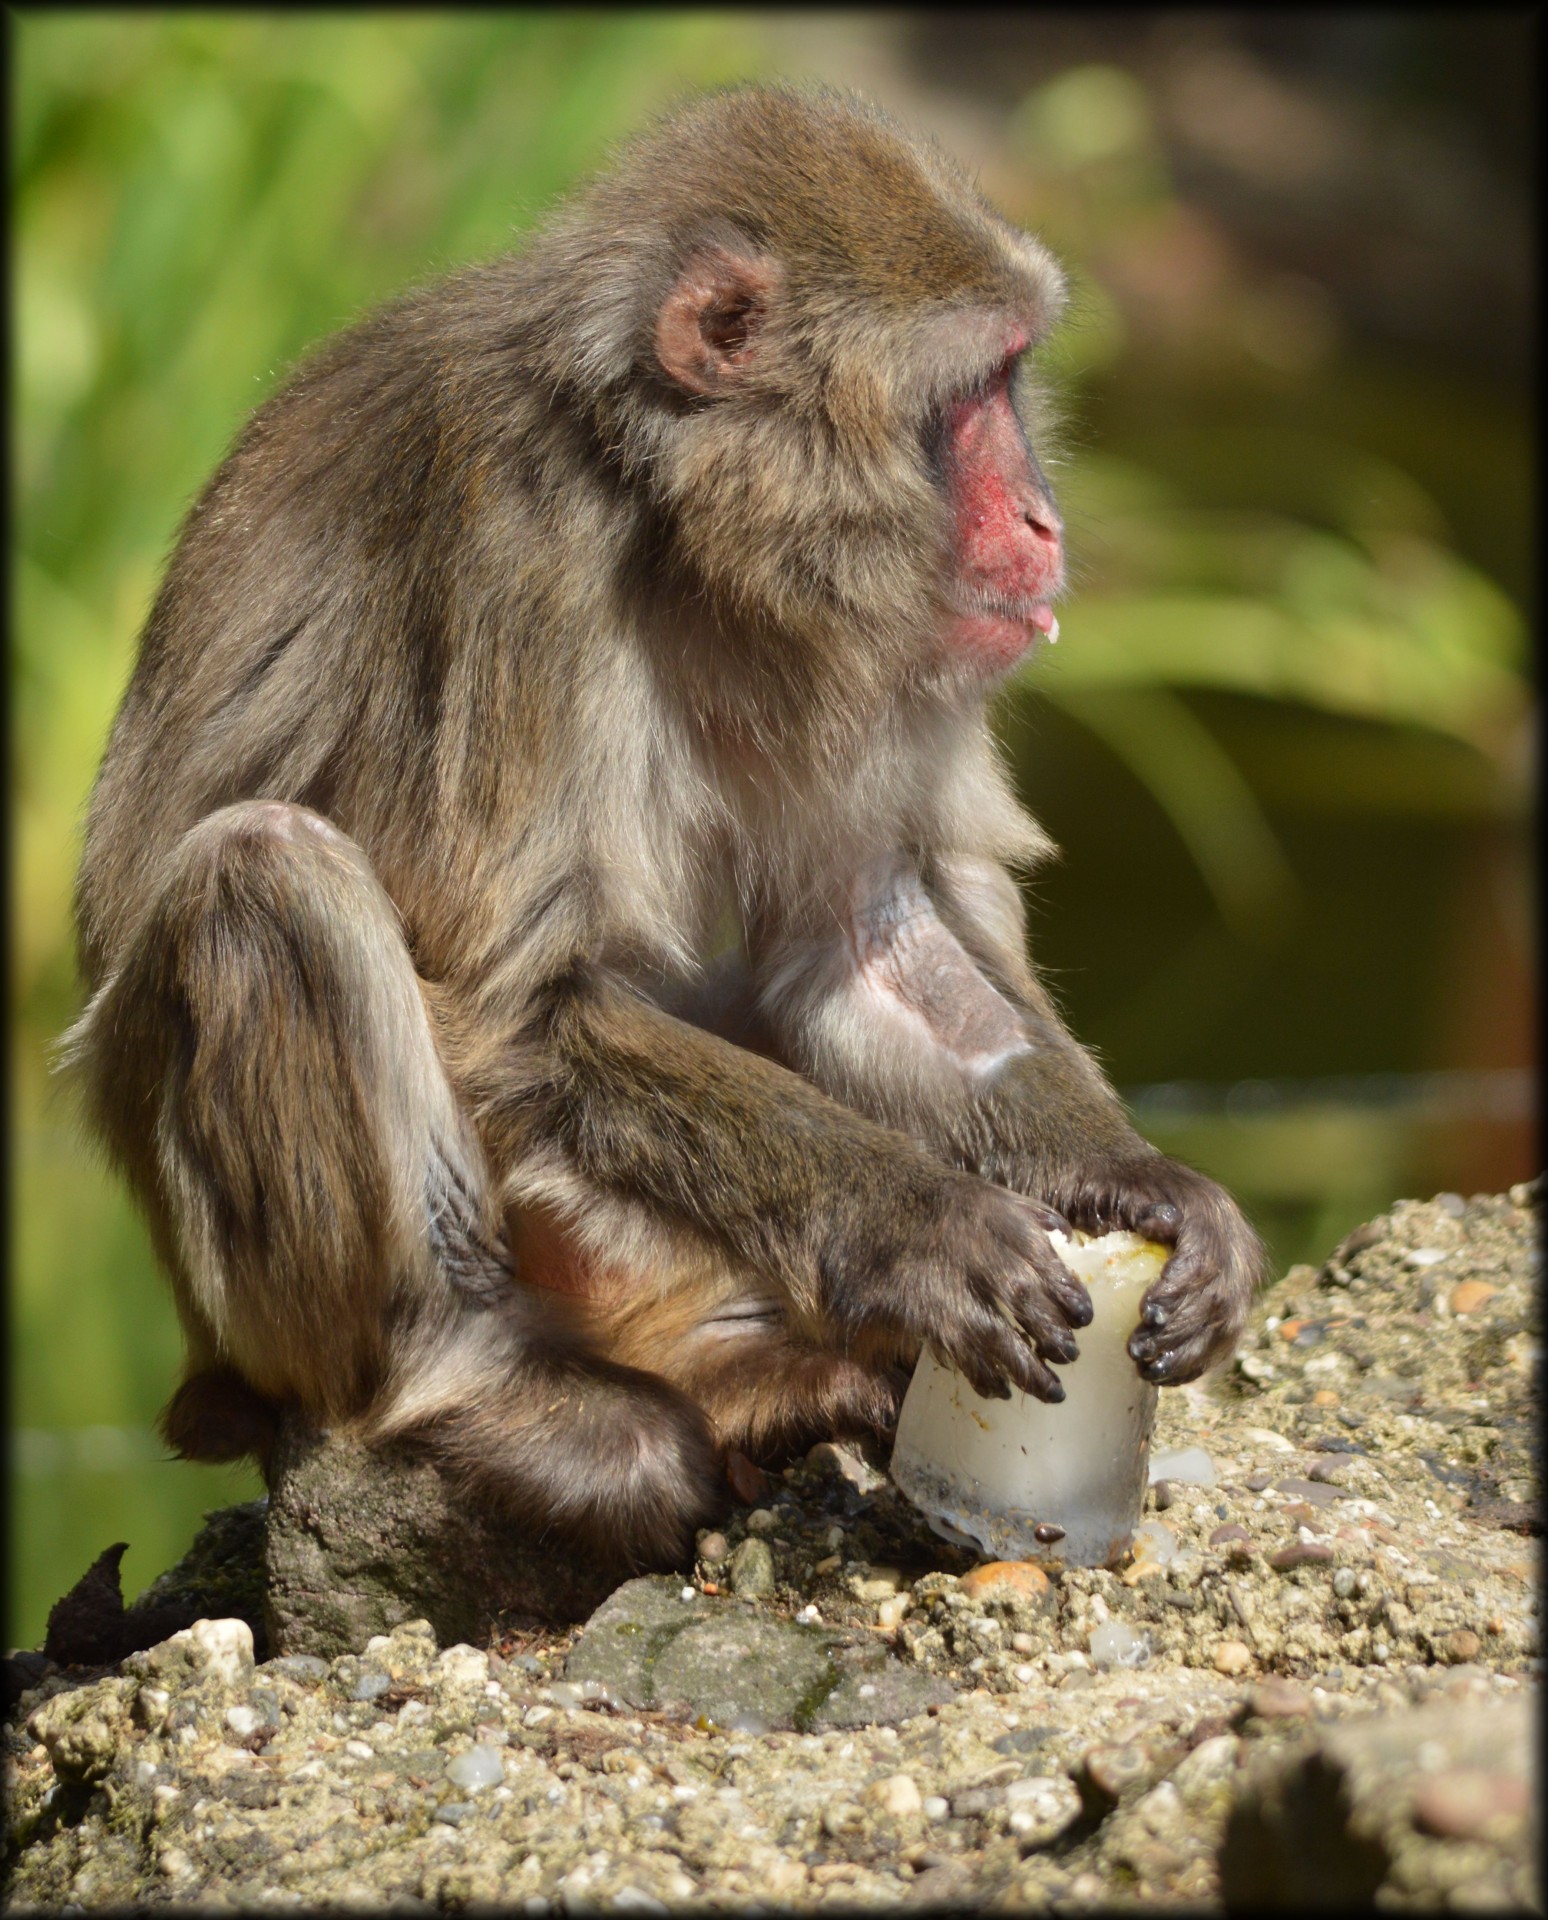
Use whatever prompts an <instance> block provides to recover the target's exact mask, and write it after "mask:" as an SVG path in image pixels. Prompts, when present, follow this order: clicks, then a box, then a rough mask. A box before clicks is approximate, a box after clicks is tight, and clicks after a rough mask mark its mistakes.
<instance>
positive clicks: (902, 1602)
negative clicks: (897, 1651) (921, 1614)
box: [876, 1593, 910, 1633]
mask: <svg viewBox="0 0 1548 1920" xmlns="http://www.w3.org/2000/svg"><path fill="white" fill-rule="evenodd" d="M909 1605H910V1601H909V1597H908V1595H907V1594H906V1593H895V1594H893V1595H892V1596H891V1598H890V1599H887V1600H883V1601H881V1602H880V1604H879V1605H878V1606H877V1609H876V1624H877V1626H879V1627H880V1628H881V1629H882V1630H883V1631H884V1632H886V1633H891V1632H893V1630H894V1629H895V1628H897V1627H899V1626H901V1625H902V1623H903V1617H904V1615H905V1614H906V1613H907V1612H908V1610H909Z"/></svg>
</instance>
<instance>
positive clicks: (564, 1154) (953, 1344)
mask: <svg viewBox="0 0 1548 1920" xmlns="http://www.w3.org/2000/svg"><path fill="white" fill-rule="evenodd" d="M537 1077H538V1080H539V1085H538V1087H537V1088H536V1090H535V1091H534V1089H533V1087H532V1084H531V1081H530V1080H528V1079H527V1076H526V1074H525V1073H524V1074H523V1075H522V1079H523V1081H524V1083H525V1084H524V1086H523V1090H522V1091H521V1093H520V1094H519V1095H516V1096H513V1097H511V1098H510V1099H509V1100H508V1101H507V1102H506V1103H504V1105H503V1106H502V1105H501V1104H500V1103H499V1102H496V1103H494V1104H492V1105H491V1104H486V1103H483V1102H481V1103H480V1104H481V1105H482V1106H483V1112H484V1126H485V1129H486V1132H487V1131H489V1130H493V1133H494V1134H495V1136H496V1139H497V1144H496V1147H495V1153H496V1157H497V1158H498V1159H499V1160H500V1161H501V1162H503V1163H504V1164H507V1165H514V1166H516V1167H518V1168H520V1167H526V1168H529V1169H534V1170H536V1172H535V1176H534V1177H535V1178H536V1180H537V1181H538V1182H540V1183H545V1184H546V1188H547V1192H548V1193H549V1194H550V1195H551V1196H552V1195H557V1196H558V1197H559V1199H560V1204H568V1205H570V1206H572V1207H584V1206H585V1205H586V1204H587V1202H588V1198H591V1199H595V1198H600V1199H602V1200H603V1201H606V1202H611V1203H615V1204H617V1203H622V1204H623V1205H624V1206H626V1207H632V1208H634V1209H641V1208H643V1210H644V1213H645V1216H646V1217H647V1219H648V1218H649V1217H650V1216H655V1217H657V1218H664V1219H666V1220H668V1221H671V1222H674V1223H677V1224H679V1225H687V1226H689V1227H691V1228H693V1229H695V1230H696V1231H697V1232H698V1233H700V1234H702V1235H704V1236H705V1237H706V1238H707V1239H709V1240H711V1241H712V1242H714V1243H716V1244H717V1245H719V1246H721V1247H723V1248H724V1249H725V1250H726V1251H727V1252H728V1253H730V1254H731V1255H733V1256H734V1257H735V1258H736V1259H738V1260H739V1261H741V1262H744V1263H745V1264H746V1265H747V1266H749V1267H750V1268H752V1269H754V1270H755V1271H758V1272H761V1273H763V1274H765V1275H767V1276H769V1277H770V1278H772V1279H773V1280H774V1281H775V1282H776V1283H777V1284H778V1285H779V1286H780V1287H781V1289H782V1290H783V1292H784V1294H785V1296H786V1298H787V1299H788V1301H789V1303H790V1307H791V1309H792V1312H793V1315H794V1317H795V1318H796V1320H797V1322H798V1324H799V1323H802V1322H804V1323H805V1324H806V1325H807V1326H808V1327H809V1328H811V1330H812V1331H813V1332H819V1331H820V1332H821V1333H822V1334H823V1336H824V1337H825V1338H826V1339H827V1340H828V1341H829V1342H834V1341H836V1342H837V1343H838V1344H840V1345H841V1346H843V1347H844V1349H845V1350H846V1351H850V1352H852V1353H853V1354H854V1355H855V1356H856V1357H857V1358H861V1359H876V1360H881V1361H886V1360H890V1359H892V1358H895V1357H911V1355H912V1353H913V1352H914V1351H916V1350H917V1347H918V1345H919V1343H921V1342H926V1341H927V1342H928V1343H929V1344H930V1345H931V1346H933V1347H934V1348H935V1349H936V1351H937V1352H938V1353H940V1354H941V1356H942V1357H943V1358H944V1359H946V1360H947V1361H948V1362H949V1364H951V1365H953V1366H956V1367H958V1368H960V1370H961V1371H962V1372H963V1373H965V1374H966V1375H967V1376H968V1378H969V1379H970V1380H972V1382H973V1384H974V1385H975V1387H977V1388H978V1390H979V1391H980V1392H982V1393H986V1394H991V1395H1000V1396H1003V1395H1004V1394H1005V1393H1006V1392H1007V1391H1008V1389H1009V1387H1011V1386H1017V1387H1020V1388H1022V1389H1023V1390H1025V1391H1027V1392H1030V1393H1035V1394H1037V1395H1038V1396H1039V1397H1042V1398H1052V1399H1060V1398H1062V1397H1063V1391H1062V1389H1061V1388H1060V1387H1059V1385H1058V1382H1057V1378H1056V1376H1055V1375H1053V1374H1052V1372H1051V1371H1050V1370H1049V1368H1048V1366H1047V1365H1046V1364H1045V1363H1046V1362H1047V1361H1049V1360H1054V1361H1059V1360H1067V1359H1069V1358H1071V1357H1073V1354H1074V1350H1075V1349H1074V1342H1073V1340H1072V1338H1071V1333H1070V1329H1071V1328H1072V1327H1075V1326H1084V1325H1085V1324H1086V1323H1087V1321H1088V1320H1089V1318H1090V1306H1089V1301H1088V1300H1087V1299H1086V1298H1085V1296H1084V1293H1083V1290H1082V1289H1081V1288H1080V1287H1079V1285H1078V1284H1077V1283H1076V1282H1075V1281H1073V1280H1072V1279H1071V1277H1070V1276H1069V1274H1068V1273H1067V1272H1066V1270H1065V1269H1064V1267H1063V1265H1062V1264H1061V1263H1060V1261H1059V1259H1058V1257H1057V1255H1056V1254H1055V1253H1054V1250H1053V1248H1052V1245H1051V1244H1050V1242H1049V1241H1048V1239H1047V1235H1046V1231H1045V1229H1046V1227H1047V1226H1048V1225H1050V1224H1052V1217H1051V1216H1050V1214H1049V1213H1048V1210H1047V1209H1046V1208H1044V1207H1041V1206H1038V1205H1036V1204H1034V1203H1032V1202H1031V1201H1029V1200H1027V1199H1024V1198H1020V1197H1018V1196H1015V1195H1013V1194H1011V1193H1009V1192H1007V1191H1005V1190H1004V1189H1003V1188H1002V1187H999V1186H995V1185H992V1184H990V1183H989V1182H987V1181H984V1180H980V1179H979V1178H977V1177H976V1176H975V1175H973V1174H971V1173H967V1172H961V1171H957V1170H955V1169H953V1168H951V1167H948V1166H946V1165H945V1164H944V1163H943V1162H942V1161H941V1160H939V1159H938V1158H936V1157H935V1156H933V1155H931V1154H929V1153H927V1152H924V1151H922V1150H921V1149H920V1148H919V1147H918V1146H916V1145H915V1144H913V1143H912V1142H910V1141H909V1140H907V1139H905V1138H904V1137H902V1136H901V1135H899V1134H897V1133H894V1132H891V1131H889V1130H888V1129H886V1128H885V1127H882V1126H879V1125H877V1124H876V1123H875V1122H873V1121H871V1120H869V1119H866V1118H865V1117H863V1116H862V1115H860V1114H858V1113H855V1112H853V1111H851V1110H849V1109H847V1108H845V1107H843V1106H841V1105H839V1104H838V1103H837V1102H835V1101H833V1100H830V1099H828V1098H827V1097H826V1096H825V1095H824V1094H822V1093H821V1092H820V1091H819V1090H818V1089H817V1088H815V1087H814V1086H812V1085H811V1084H810V1083H809V1082H808V1081H806V1080H804V1079H802V1078H801V1077H800V1076H799V1075H797V1074H794V1073H791V1072H789V1071H788V1070H787V1069H785V1068H783V1067H781V1066H778V1065H776V1064H775V1063H774V1062H773V1061H770V1060H765V1059H760V1058H759V1057H758V1056H756V1055H754V1054H751V1053H748V1052H744V1051H743V1050H742V1049H740V1048H738V1047H735V1046H732V1045H730V1044H728V1043H727V1042H725V1041H723V1040H721V1039H718V1038H716V1037H715V1036H713V1035H711V1034H707V1033H704V1032H702V1031H700V1030H699V1029H697V1028H695V1027H692V1026H689V1025H687V1024H686V1023H685V1022H683V1021H680V1020H677V1019H675V1018H673V1017H672V1016H671V1015H670V1014H667V1013H664V1012H662V1011H661V1010H660V1009H659V1008H657V1007H654V1006H652V1005H650V1004H649V1003H648V1002H646V1001H645V1000H643V999H642V998H640V997H639V996H638V995H636V994H634V993H633V992H631V991H629V990H628V989H627V988H625V987H623V986H622V985H620V984H619V983H617V982H616V981H615V980H613V979H612V978H610V977H609V976H608V975H606V974H605V973H601V972H592V971H587V972H585V973H578V974H576V975H574V976H572V977H571V978H570V979H568V980H567V981H566V982H565V983H564V984H563V985H562V986H561V987H558V988H556V989H555V990H554V992H553V993H552V995H551V997H550V1001H549V1005H548V1010H547V1017H546V1020H545V1022H544V1031H543V1044H542V1050H541V1057H540V1072H539V1074H538V1076H537ZM501 1135H503V1136H504V1138H503V1139H500V1138H499V1136H501ZM556 1155H557V1157H558V1160H557V1166H556V1164H555V1156H556ZM556 1176H557V1177H556Z"/></svg>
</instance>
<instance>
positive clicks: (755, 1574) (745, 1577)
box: [731, 1537, 774, 1600]
mask: <svg viewBox="0 0 1548 1920" xmlns="http://www.w3.org/2000/svg"><path fill="white" fill-rule="evenodd" d="M731 1588H732V1591H733V1592H735V1593H739V1594H740V1595H741V1596H742V1598H743V1599H744V1600H757V1599H761V1598H762V1597H763V1596H764V1595H765V1594H770V1593H772V1592H773V1591H774V1556H773V1554H772V1553H771V1552H770V1551H769V1545H768V1542H767V1541H766V1540H759V1539H757V1538H755V1537H749V1538H748V1539H746V1540H744V1541H743V1542H742V1544H741V1545H740V1546H739V1547H738V1548H737V1550H736V1552H735V1553H733V1554H732V1556H731Z"/></svg>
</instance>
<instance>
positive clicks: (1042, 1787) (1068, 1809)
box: [1005, 1774, 1081, 1847]
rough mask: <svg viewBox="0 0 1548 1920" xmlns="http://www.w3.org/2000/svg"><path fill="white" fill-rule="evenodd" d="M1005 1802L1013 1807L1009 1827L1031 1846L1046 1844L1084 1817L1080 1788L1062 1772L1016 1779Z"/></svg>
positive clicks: (1010, 1786)
mask: <svg viewBox="0 0 1548 1920" xmlns="http://www.w3.org/2000/svg"><path fill="white" fill-rule="evenodd" d="M1005 1804H1006V1806H1007V1807H1008V1808H1009V1809H1010V1817H1009V1819H1008V1820H1007V1822H1006V1824H1007V1826H1009V1828H1010V1830H1011V1832H1012V1833H1014V1834H1015V1835H1016V1837H1017V1838H1018V1839H1019V1840H1020V1841H1021V1842H1022V1843H1023V1845H1027V1846H1033V1847H1042V1846H1046V1845H1047V1844H1048V1842H1049V1841H1050V1840H1054V1839H1056V1838H1057V1837H1058V1836H1059V1835H1060V1834H1061V1833H1063V1832H1064V1830H1065V1828H1066V1827H1068V1826H1071V1825H1073V1824H1074V1822H1075V1821H1076V1820H1077V1819H1078V1818H1079V1817H1080V1808H1081V1800H1080V1791H1079V1789H1078V1788H1077V1787H1076V1785H1075V1783H1074V1781H1073V1780H1066V1779H1065V1777H1064V1776H1063V1775H1062V1774H1035V1775H1034V1776H1033V1777H1032V1778H1031V1779H1028V1780H1012V1781H1011V1783H1010V1785H1009V1786H1008V1787H1007V1788H1006V1789H1005Z"/></svg>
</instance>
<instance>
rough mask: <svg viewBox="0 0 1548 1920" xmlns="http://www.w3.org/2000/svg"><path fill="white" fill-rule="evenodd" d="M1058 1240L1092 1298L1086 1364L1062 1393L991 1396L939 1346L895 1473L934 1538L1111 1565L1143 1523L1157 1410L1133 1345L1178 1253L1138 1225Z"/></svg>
mask: <svg viewBox="0 0 1548 1920" xmlns="http://www.w3.org/2000/svg"><path fill="white" fill-rule="evenodd" d="M1049 1238H1050V1239H1051V1240H1052V1241H1053V1243H1054V1245H1055V1246H1056V1247H1057V1249H1058V1252H1059V1256H1060V1258H1061V1259H1062V1260H1063V1261H1064V1263H1065V1265H1066V1266H1067V1267H1069V1268H1070V1270H1071V1271H1072V1272H1073V1273H1074V1274H1075V1275H1076V1276H1077V1278H1079V1279H1080V1280H1083V1281H1084V1282H1085V1284H1086V1286H1087V1288H1088V1289H1089V1291H1090V1294H1091V1305H1092V1319H1091V1324H1090V1326H1089V1327H1083V1328H1080V1329H1078V1330H1077V1332H1076V1339H1077V1341H1078V1342H1079V1345H1080V1355H1079V1358H1078V1359H1076V1360H1075V1361H1073V1362H1072V1363H1071V1364H1070V1365H1069V1366H1067V1367H1061V1368H1060V1369H1059V1378H1060V1381H1061V1382H1062V1384H1063V1386H1064V1394H1065V1397H1064V1399H1063V1400H1061V1401H1060V1402H1059V1404H1058V1405H1057V1406H1049V1405H1048V1404H1047V1403H1045V1402H1044V1401H1041V1400H1034V1399H1033V1398H1032V1397H1031V1396H1030V1395H1029V1394H1025V1393H1017V1392H1015V1391H1014V1390H1013V1391H1012V1393H1011V1397H1010V1399H1009V1400H985V1399H983V1398H981V1397H980V1395H978V1394H977V1393H975V1392H974V1391H973V1389H972V1387H970V1386H969V1385H968V1383H967V1381H966V1380H964V1379H963V1378H962V1376H961V1375H960V1374H958V1373H954V1372H952V1371H950V1370H949V1369H948V1368H946V1367H943V1366H942V1365H941V1364H940V1362H939V1361H938V1360H937V1359H936V1358H935V1356H934V1355H933V1354H932V1353H931V1352H930V1351H929V1350H928V1348H927V1349H926V1350H925V1351H924V1352H923V1353H922V1354H921V1355H920V1357H919V1365H918V1366H917V1367H916V1368H915V1370H914V1378H913V1381H912V1383H911V1385H910V1386H909V1389H908V1393H907V1394H906V1395H905V1397H904V1400H903V1407H902V1411H901V1412H900V1414H899V1415H898V1433H897V1441H896V1443H895V1445H894V1447H893V1452H892V1477H893V1479H894V1480H895V1481H896V1482H897V1484H898V1486H899V1487H900V1488H901V1489H902V1491H903V1492H904V1493H905V1494H906V1495H907V1496H908V1498H909V1499H910V1500H912V1501H913V1503H914V1505H915V1506H916V1507H918V1508H919V1509H920V1511H921V1512H922V1513H923V1514H924V1515H925V1517H926V1518H927V1519H928V1520H929V1522H930V1524H931V1526H932V1527H934V1528H935V1530H936V1532H938V1533H940V1534H943V1535H944V1536H945V1537H946V1538H947V1539H956V1540H958V1541H963V1540H965V1541H966V1542H967V1543H968V1544H971V1545H974V1546H977V1547H978V1548H979V1549H980V1550H981V1551H982V1552H983V1553H984V1554H985V1555H987V1556H988V1557H989V1558H990V1559H995V1560H1035V1561H1038V1562H1040V1563H1042V1564H1043V1565H1046V1566H1064V1567H1111V1566H1115V1565H1117V1564H1118V1563H1119V1562H1120V1561H1121V1560H1122V1559H1123V1557H1124V1555H1125V1554H1126V1553H1127V1552H1128V1549H1129V1543H1130V1541H1131V1540H1132V1538H1133V1535H1134V1529H1135V1527H1136V1526H1137V1525H1138V1524H1139V1518H1140V1513H1141V1510H1142V1507H1143V1504H1144V1499H1145V1484H1146V1466H1147V1463H1148V1460H1149V1457H1150V1432H1151V1428H1152V1426H1153V1425H1154V1422H1155V1417H1156V1389H1155V1388H1154V1387H1153V1386H1150V1385H1149V1384H1148V1383H1147V1382H1146V1381H1144V1380H1142V1379H1141V1378H1140V1376H1139V1370H1138V1368H1137V1367H1136V1366H1135V1364H1134V1362H1133V1361H1132V1360H1131V1359H1130V1358H1129V1356H1128V1354H1127V1352H1126V1351H1125V1348H1126V1346H1127V1344H1128V1340H1129V1336H1130V1335H1131V1334H1132V1333H1133V1332H1134V1329H1135V1328H1136V1327H1137V1326H1138V1325H1139V1309H1140V1302H1141V1300H1142V1299H1143V1297H1144V1294H1145V1290H1146V1288H1147V1287H1149V1286H1150V1284H1151V1282H1152V1281H1153V1280H1154V1279H1155V1278H1156V1276H1157V1274H1159V1273H1160V1271H1161V1269H1162V1267H1163V1266H1164V1265H1165V1264H1166V1260H1167V1257H1168V1255H1169V1253H1170V1251H1171V1250H1170V1248H1167V1247H1160V1246H1157V1245H1155V1244H1154V1243H1153V1242H1152V1241H1148V1240H1142V1239H1141V1238H1140V1236H1139V1235H1138V1234H1136V1233H1108V1234H1103V1235H1102V1236H1101V1237H1100V1238H1098V1239H1092V1238H1089V1237H1088V1236H1087V1235H1085V1234H1081V1233H1077V1234H1076V1236H1075V1239H1074V1241H1073V1243H1072V1242H1071V1241H1068V1240H1066V1239H1065V1237H1064V1235H1063V1234H1059V1233H1054V1234H1050V1235H1049ZM1040 1528H1041V1529H1042V1530H1043V1536H1042V1537H1041V1538H1039V1534H1038V1530H1039V1529H1040Z"/></svg>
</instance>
